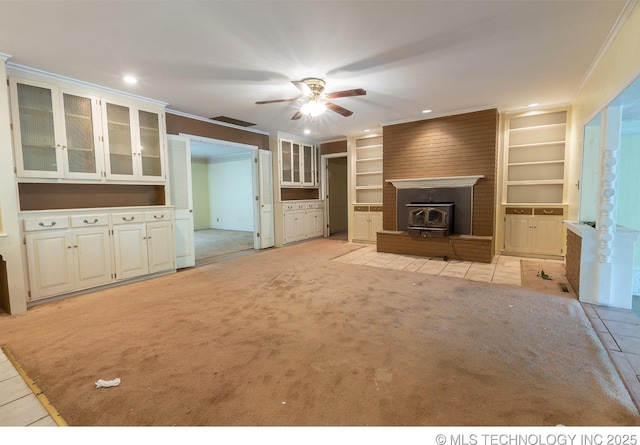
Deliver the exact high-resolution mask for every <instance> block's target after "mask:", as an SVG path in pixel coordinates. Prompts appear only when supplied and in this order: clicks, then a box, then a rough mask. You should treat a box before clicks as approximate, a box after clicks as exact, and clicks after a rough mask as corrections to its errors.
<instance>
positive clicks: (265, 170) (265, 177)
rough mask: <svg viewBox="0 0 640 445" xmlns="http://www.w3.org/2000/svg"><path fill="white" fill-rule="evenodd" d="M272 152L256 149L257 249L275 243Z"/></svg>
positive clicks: (271, 245)
mask: <svg viewBox="0 0 640 445" xmlns="http://www.w3.org/2000/svg"><path fill="white" fill-rule="evenodd" d="M272 161H273V156H272V153H271V152H270V151H268V150H258V184H259V190H258V196H259V199H258V203H259V205H260V212H259V215H260V238H259V242H258V243H259V246H258V248H259V249H265V248H267V247H273V246H274V244H275V230H274V227H273V224H274V215H273V170H272V166H271V163H272Z"/></svg>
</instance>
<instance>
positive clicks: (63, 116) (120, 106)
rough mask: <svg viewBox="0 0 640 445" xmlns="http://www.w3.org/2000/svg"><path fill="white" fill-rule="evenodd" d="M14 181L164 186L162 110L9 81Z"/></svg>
mask: <svg viewBox="0 0 640 445" xmlns="http://www.w3.org/2000/svg"><path fill="white" fill-rule="evenodd" d="M9 87H10V99H11V112H12V129H13V137H14V148H15V158H16V174H17V176H18V178H43V179H45V178H58V179H71V180H78V179H80V180H82V179H91V180H103V181H104V180H117V181H121V180H128V181H145V182H164V181H165V179H166V178H165V174H164V169H165V165H164V164H165V161H164V152H165V150H164V139H165V130H164V107H163V106H160V105H157V106H156V105H152V104H147V103H144V102H142V101H135V100H127V99H125V98H119V99H116V98H111V97H104V95H101V94H100V92H98V91H91V90H87V89H86V88H80V87H77V88H76V89H74V87H73V85H70V84H62V83H56V82H55V81H54V80H49V81H43V80H34V79H31V78H21V77H15V76H11V77H10V78H9Z"/></svg>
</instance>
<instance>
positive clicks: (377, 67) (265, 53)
mask: <svg viewBox="0 0 640 445" xmlns="http://www.w3.org/2000/svg"><path fill="white" fill-rule="evenodd" d="M625 4H626V2H625V1H618V0H603V1H597V0H596V1H583V0H572V1H561V0H554V1H542V0H536V1H525V0H511V1H505V0H502V1H481V0H466V1H456V0H446V1H409V2H404V1H288V2H282V1H269V0H264V1H253V2H250V1H238V0H235V1H189V0H174V1H153V0H147V1H142V0H138V1H83V2H80V1H55V0H50V1H31V0H18V1H7V0H2V1H0V17H2V25H1V26H0V52H2V53H5V54H9V55H11V56H12V58H11V59H10V60H9V62H10V63H14V64H17V65H23V66H27V67H31V68H36V69H39V70H43V71H47V72H51V73H55V74H58V75H62V76H67V77H71V78H74V79H80V80H83V81H85V82H90V83H93V84H97V85H102V86H106V87H109V88H114V89H118V90H123V91H127V92H130V93H134V94H138V95H141V96H145V97H149V98H152V99H157V100H160V101H164V102H167V103H168V104H169V105H168V108H169V109H172V110H177V111H180V112H184V113H188V114H193V115H197V116H201V117H205V118H209V117H213V116H219V115H224V116H229V117H232V118H235V119H240V120H243V121H248V122H252V123H255V124H257V125H255V127H252V128H255V129H258V130H263V131H269V132H270V131H276V130H279V131H285V132H288V133H292V134H302V131H303V130H304V129H305V128H309V129H310V130H311V134H310V135H309V136H310V137H313V138H314V139H317V140H333V139H338V138H341V137H344V136H345V135H355V134H359V133H360V132H361V131H362V130H363V129H365V128H371V127H375V126H377V125H379V124H385V123H392V122H400V121H406V120H413V119H420V118H424V117H425V115H423V114H421V110H423V109H425V108H430V109H432V110H433V113H432V114H431V115H429V116H439V115H446V114H451V113H457V112H462V111H467V110H475V109H484V108H489V107H498V108H500V109H501V110H515V109H523V108H524V107H526V105H527V104H529V103H531V102H539V103H541V104H542V105H543V106H545V105H556V104H566V103H569V102H570V100H571V98H572V96H573V95H574V94H575V93H576V91H577V90H578V88H579V86H580V84H581V82H582V81H583V79H584V76H585V74H586V73H587V72H588V71H589V68H590V66H591V65H592V63H593V62H594V60H595V59H596V57H597V56H598V54H599V51H600V50H601V48H602V47H603V45H604V44H605V42H606V41H607V38H608V37H609V35H610V33H611V32H612V30H613V29H614V28H615V25H616V21H617V20H618V18H619V16H620V14H621V13H622V12H623V11H624V9H625ZM125 74H134V75H136V76H138V78H139V82H138V83H137V84H136V85H134V86H128V85H126V84H124V83H123V82H122V76H123V75H125ZM305 77H320V78H323V79H325V81H326V83H327V87H326V91H328V92H331V91H338V90H344V89H352V88H363V89H365V90H366V91H367V95H366V96H360V97H347V98H341V99H335V101H334V102H335V103H337V104H338V105H340V106H342V107H345V108H348V109H350V110H352V111H353V112H354V114H353V116H351V117H347V118H345V117H342V116H340V115H338V114H336V113H333V112H331V111H327V112H326V113H325V114H324V115H322V116H320V117H319V118H316V120H315V121H311V120H309V119H308V118H303V119H301V120H298V121H292V120H291V117H292V116H293V114H294V113H295V111H296V102H291V103H278V104H269V105H255V102H256V101H259V100H271V99H280V98H290V97H297V96H299V90H298V89H296V88H295V87H294V86H293V85H292V84H291V83H290V81H291V80H300V79H302V78H305Z"/></svg>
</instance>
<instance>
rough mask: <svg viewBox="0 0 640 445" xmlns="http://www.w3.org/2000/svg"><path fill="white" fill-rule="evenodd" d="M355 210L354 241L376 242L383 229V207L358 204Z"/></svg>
mask: <svg viewBox="0 0 640 445" xmlns="http://www.w3.org/2000/svg"><path fill="white" fill-rule="evenodd" d="M353 210H354V212H353V236H352V238H353V241H363V242H373V243H375V242H376V233H378V232H379V231H381V230H382V207H381V206H362V205H357V206H354V208H353Z"/></svg>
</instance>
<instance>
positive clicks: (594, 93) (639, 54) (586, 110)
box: [568, 4, 640, 220]
mask: <svg viewBox="0 0 640 445" xmlns="http://www.w3.org/2000/svg"><path fill="white" fill-rule="evenodd" d="M639 30H640V6H639V5H638V4H636V5H635V6H634V8H633V10H632V11H631V13H630V15H629V16H628V18H627V20H626V22H625V23H624V25H623V26H622V28H621V29H620V30H619V32H618V34H617V36H616V37H615V39H614V40H613V42H612V43H611V45H610V46H609V47H608V48H607V49H606V51H605V52H604V53H603V55H602V57H601V59H600V60H599V62H598V63H597V65H596V66H595V67H594V69H593V70H592V72H591V73H590V75H589V77H588V79H587V80H586V82H585V83H584V85H583V86H582V88H581V89H580V91H579V92H578V93H577V94H576V96H575V97H574V99H573V101H572V112H571V135H570V145H569V150H570V155H569V162H570V170H569V182H568V185H569V194H568V204H569V215H568V217H569V219H571V220H575V219H577V217H578V204H579V197H580V192H579V190H578V187H577V186H576V183H577V181H578V179H580V170H581V166H582V132H583V127H584V125H585V124H586V123H587V122H588V121H589V120H591V119H592V118H593V117H594V116H595V115H596V114H597V113H598V112H599V111H600V110H601V109H603V108H604V107H605V106H606V105H607V104H608V103H609V102H611V101H612V100H613V99H614V98H615V97H616V96H617V95H618V94H620V93H621V92H622V91H623V90H624V89H625V88H626V87H627V85H629V84H630V83H631V82H632V81H633V80H634V79H635V78H636V77H638V75H640V31H639Z"/></svg>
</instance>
